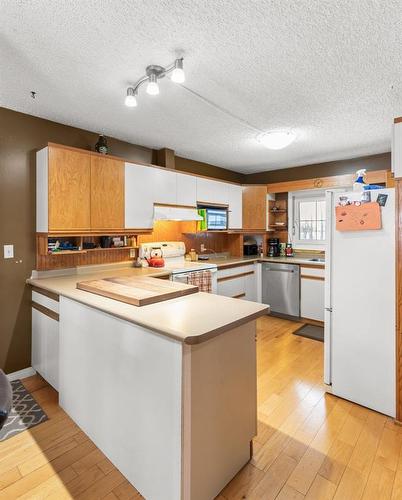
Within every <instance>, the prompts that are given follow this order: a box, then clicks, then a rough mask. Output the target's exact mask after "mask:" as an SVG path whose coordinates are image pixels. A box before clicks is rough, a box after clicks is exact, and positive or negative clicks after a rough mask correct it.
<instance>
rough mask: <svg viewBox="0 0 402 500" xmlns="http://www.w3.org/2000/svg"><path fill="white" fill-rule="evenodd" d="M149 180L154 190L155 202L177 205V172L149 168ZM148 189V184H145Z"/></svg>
mask: <svg viewBox="0 0 402 500" xmlns="http://www.w3.org/2000/svg"><path fill="white" fill-rule="evenodd" d="M148 170H150V173H149V182H150V183H151V189H152V190H153V192H154V199H153V201H154V203H168V204H169V205H175V204H176V201H177V186H176V176H177V174H176V172H170V171H169V170H167V171H164V170H162V169H160V168H148ZM143 188H145V189H148V186H143Z"/></svg>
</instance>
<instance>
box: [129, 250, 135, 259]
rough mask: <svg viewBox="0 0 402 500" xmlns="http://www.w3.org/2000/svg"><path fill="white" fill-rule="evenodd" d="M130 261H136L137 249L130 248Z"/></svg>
mask: <svg viewBox="0 0 402 500" xmlns="http://www.w3.org/2000/svg"><path fill="white" fill-rule="evenodd" d="M130 259H135V248H130Z"/></svg>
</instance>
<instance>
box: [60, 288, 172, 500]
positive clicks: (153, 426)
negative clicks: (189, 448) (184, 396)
mask: <svg viewBox="0 0 402 500" xmlns="http://www.w3.org/2000/svg"><path fill="white" fill-rule="evenodd" d="M181 372H182V344H181V343H180V342H178V341H175V340H172V339H170V338H167V337H165V336H162V335H158V334H156V333H154V332H152V331H150V330H147V329H145V328H142V327H140V326H137V325H134V324H132V323H128V322H126V321H122V320H120V319H118V318H116V317H113V316H111V315H109V314H107V313H104V312H102V311H99V310H97V309H94V308H91V307H88V306H86V305H83V304H81V303H78V302H76V301H74V300H71V299H67V298H65V297H61V301H60V405H61V407H62V408H63V409H64V410H65V411H66V412H67V413H68V414H69V415H70V416H71V418H72V419H73V420H74V421H75V422H76V423H77V424H78V425H79V426H80V427H81V429H82V430H83V431H84V432H85V433H86V434H87V435H88V436H89V437H90V438H91V439H92V440H93V441H94V443H95V444H96V445H97V446H98V447H99V448H100V450H101V451H102V452H103V453H104V454H105V455H106V456H107V457H108V458H109V459H110V460H111V461H112V462H113V464H114V465H115V466H116V467H117V468H118V469H119V470H120V471H121V472H122V473H123V474H124V476H125V477H126V478H127V479H128V480H129V481H130V482H131V483H132V484H133V486H134V487H135V488H137V490H138V491H139V492H140V493H141V494H142V495H143V496H144V497H145V498H147V499H149V500H178V499H179V498H180V495H181V425H182V410H181V405H182V402H181V391H182V374H181Z"/></svg>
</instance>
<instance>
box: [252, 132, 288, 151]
mask: <svg viewBox="0 0 402 500" xmlns="http://www.w3.org/2000/svg"><path fill="white" fill-rule="evenodd" d="M295 139H296V134H295V133H294V132H291V131H290V130H272V131H271V132H265V133H263V134H260V135H259V136H258V137H257V141H258V142H259V143H260V144H262V145H263V146H265V147H266V148H268V149H283V148H286V147H287V146H289V145H290V144H291V143H292V142H293V141H294V140H295Z"/></svg>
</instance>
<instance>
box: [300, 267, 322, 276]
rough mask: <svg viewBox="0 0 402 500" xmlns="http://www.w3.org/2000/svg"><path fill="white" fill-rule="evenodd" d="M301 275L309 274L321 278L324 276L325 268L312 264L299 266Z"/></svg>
mask: <svg viewBox="0 0 402 500" xmlns="http://www.w3.org/2000/svg"><path fill="white" fill-rule="evenodd" d="M300 274H301V276H311V277H319V278H323V279H324V276H325V269H324V268H323V267H313V266H308V267H305V266H300Z"/></svg>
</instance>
